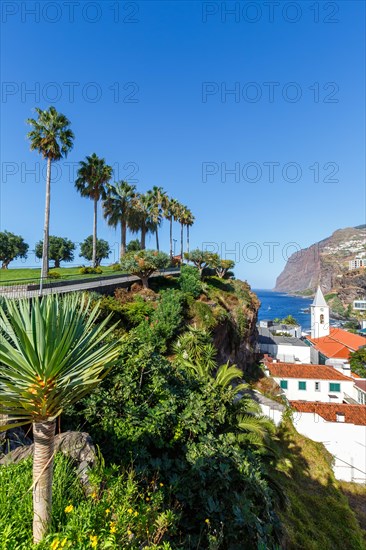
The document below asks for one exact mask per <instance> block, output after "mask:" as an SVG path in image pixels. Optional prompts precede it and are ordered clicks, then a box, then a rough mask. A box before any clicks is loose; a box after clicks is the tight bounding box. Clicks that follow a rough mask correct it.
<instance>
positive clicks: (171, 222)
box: [170, 217, 173, 260]
mask: <svg viewBox="0 0 366 550" xmlns="http://www.w3.org/2000/svg"><path fill="white" fill-rule="evenodd" d="M170 259H171V260H172V259H173V217H171V218H170Z"/></svg>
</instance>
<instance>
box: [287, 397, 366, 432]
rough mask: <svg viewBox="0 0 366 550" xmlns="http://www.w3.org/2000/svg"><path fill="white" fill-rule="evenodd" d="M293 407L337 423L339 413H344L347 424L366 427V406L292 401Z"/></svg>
mask: <svg viewBox="0 0 366 550" xmlns="http://www.w3.org/2000/svg"><path fill="white" fill-rule="evenodd" d="M290 403H291V406H292V407H293V408H294V409H295V410H297V411H299V412H304V413H316V414H318V415H319V416H321V417H322V418H324V420H326V421H327V422H337V417H336V415H337V413H343V414H344V416H345V418H344V420H345V422H346V423H347V424H356V425H357V426H366V405H349V404H348V403H318V402H317V403H315V402H313V401H290Z"/></svg>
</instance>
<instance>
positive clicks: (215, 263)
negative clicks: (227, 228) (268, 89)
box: [209, 254, 235, 279]
mask: <svg viewBox="0 0 366 550" xmlns="http://www.w3.org/2000/svg"><path fill="white" fill-rule="evenodd" d="M212 256H213V257H212V259H211V262H210V265H209V267H212V268H213V269H214V270H215V271H216V275H217V276H218V277H220V279H225V277H226V275H227V273H228V271H229V270H230V269H233V267H234V266H235V262H234V261H233V260H221V258H219V256H217V254H212Z"/></svg>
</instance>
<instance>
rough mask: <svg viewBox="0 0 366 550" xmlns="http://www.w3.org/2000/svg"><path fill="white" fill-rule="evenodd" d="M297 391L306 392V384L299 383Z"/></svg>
mask: <svg viewBox="0 0 366 550" xmlns="http://www.w3.org/2000/svg"><path fill="white" fill-rule="evenodd" d="M299 390H306V382H299Z"/></svg>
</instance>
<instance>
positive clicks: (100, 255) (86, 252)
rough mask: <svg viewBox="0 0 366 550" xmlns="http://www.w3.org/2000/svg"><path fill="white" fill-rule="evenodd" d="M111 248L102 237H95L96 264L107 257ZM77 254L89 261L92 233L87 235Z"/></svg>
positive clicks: (91, 251)
mask: <svg viewBox="0 0 366 550" xmlns="http://www.w3.org/2000/svg"><path fill="white" fill-rule="evenodd" d="M110 253H111V249H110V247H109V243H108V242H107V241H105V240H104V239H97V242H96V260H95V261H96V265H97V266H99V265H100V263H101V261H102V260H104V259H105V258H108V257H109V254H110ZM79 256H81V257H83V258H85V259H86V260H88V261H89V262H91V261H92V259H93V235H89V237H87V238H86V239H85V241H83V242H82V243H81V245H80V254H79Z"/></svg>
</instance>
